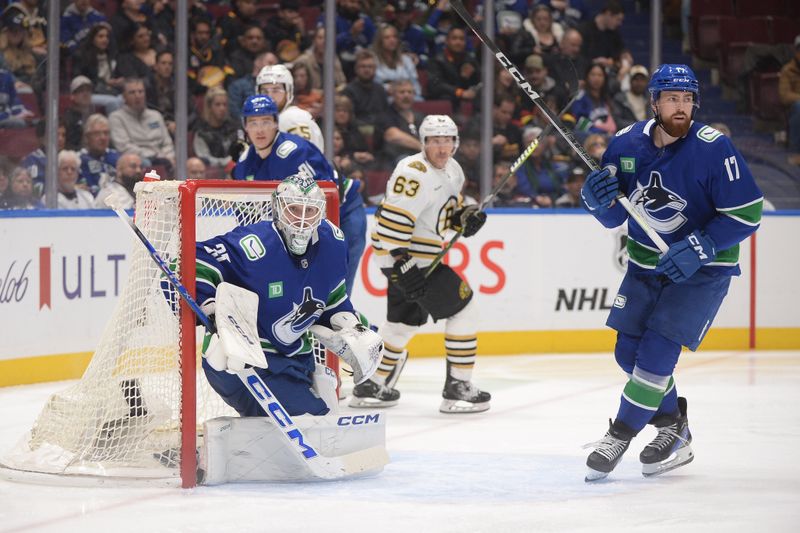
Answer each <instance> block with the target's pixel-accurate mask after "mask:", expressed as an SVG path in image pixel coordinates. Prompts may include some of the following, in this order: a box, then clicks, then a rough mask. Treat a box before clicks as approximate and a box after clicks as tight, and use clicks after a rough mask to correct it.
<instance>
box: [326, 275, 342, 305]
mask: <svg viewBox="0 0 800 533" xmlns="http://www.w3.org/2000/svg"><path fill="white" fill-rule="evenodd" d="M345 298H347V287H346V286H345V284H344V280H342V281H341V282H340V283H339V285H337V286H336V288H335V289H333V290H332V291H331V293H330V294H329V295H328V301H327V303H326V304H325V309H331V308H333V307H336V306H337V305H339V304H340V303H342V302H343V301H344V300H345Z"/></svg>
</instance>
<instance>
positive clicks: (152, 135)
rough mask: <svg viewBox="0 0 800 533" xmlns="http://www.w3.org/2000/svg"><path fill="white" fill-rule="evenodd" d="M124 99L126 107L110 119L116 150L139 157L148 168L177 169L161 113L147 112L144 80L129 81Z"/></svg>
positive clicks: (170, 141) (124, 92)
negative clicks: (155, 166) (153, 166)
mask: <svg viewBox="0 0 800 533" xmlns="http://www.w3.org/2000/svg"><path fill="white" fill-rule="evenodd" d="M122 97H123V99H124V101H125V105H123V106H122V108H120V109H118V110H116V111H114V112H113V113H111V115H110V116H109V117H108V120H109V123H110V125H111V142H113V143H114V147H115V148H116V149H117V150H119V151H120V152H132V153H135V154H138V155H139V156H140V157H141V158H142V159H143V160H146V162H145V164H147V165H148V166H150V165H151V164H152V165H167V166H174V164H175V147H174V145H173V144H172V137H170V135H169V130H167V125H166V123H165V122H164V117H163V116H162V115H161V113H159V112H158V111H156V110H154V109H147V105H146V100H145V90H144V81H143V80H141V79H136V78H130V79H126V80H125V83H124V84H123V92H122Z"/></svg>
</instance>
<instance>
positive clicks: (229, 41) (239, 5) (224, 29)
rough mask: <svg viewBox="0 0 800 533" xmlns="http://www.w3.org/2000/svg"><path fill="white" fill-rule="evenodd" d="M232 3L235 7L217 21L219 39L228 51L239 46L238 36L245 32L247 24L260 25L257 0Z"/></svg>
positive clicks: (242, 0) (238, 0)
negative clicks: (257, 16)
mask: <svg viewBox="0 0 800 533" xmlns="http://www.w3.org/2000/svg"><path fill="white" fill-rule="evenodd" d="M231 4H232V8H233V9H231V10H230V11H228V13H227V14H226V15H225V16H224V17H223V18H222V19H220V20H219V21H217V33H218V35H219V41H220V44H221V45H222V46H223V48H224V50H225V52H226V53H230V52H233V50H234V49H235V48H236V47H237V46H238V38H239V36H240V35H243V34H244V28H245V26H247V25H249V24H255V25H258V20H257V19H256V18H255V15H256V11H258V6H257V5H256V0H235V1H234V2H231Z"/></svg>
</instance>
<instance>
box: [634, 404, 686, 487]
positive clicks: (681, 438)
mask: <svg viewBox="0 0 800 533" xmlns="http://www.w3.org/2000/svg"><path fill="white" fill-rule="evenodd" d="M678 409H679V414H678V416H670V415H666V416H659V417H657V418H654V419H653V425H655V426H656V428H657V429H658V434H657V435H656V437H655V438H654V439H653V440H652V442H650V444H648V445H647V446H645V447H644V449H643V450H642V453H641V454H639V460H640V461H641V462H642V475H643V476H644V477H652V476H658V475H661V474H663V473H665V472H669V471H670V470H675V469H676V468H678V467H680V466H683V465H685V464H689V463H691V462H692V461H693V460H694V451H692V447H691V446H690V444H691V442H692V433H691V432H690V431H689V419H688V418H687V416H686V398H678Z"/></svg>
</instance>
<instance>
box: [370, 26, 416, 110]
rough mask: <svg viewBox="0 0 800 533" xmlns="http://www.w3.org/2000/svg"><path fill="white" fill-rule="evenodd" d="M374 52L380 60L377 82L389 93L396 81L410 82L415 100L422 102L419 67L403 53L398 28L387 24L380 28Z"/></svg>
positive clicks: (376, 73) (373, 46)
mask: <svg viewBox="0 0 800 533" xmlns="http://www.w3.org/2000/svg"><path fill="white" fill-rule="evenodd" d="M372 51H373V52H375V58H376V59H377V60H378V68H377V70H376V71H375V81H376V82H378V83H382V84H383V87H384V89H386V90H387V91H388V90H389V85H390V83H391V82H393V81H395V80H407V81H410V82H411V83H412V85H413V87H414V100H415V101H417V102H421V101H422V88H421V87H420V85H419V79H418V78H417V67H416V66H415V65H414V60H413V59H412V58H411V56H410V55H408V54H405V53H403V50H402V49H401V47H400V36H399V34H398V32H397V28H395V27H394V26H392V25H391V24H385V23H384V24H381V25H380V26H378V33H377V34H376V35H375V41H374V42H373V43H372Z"/></svg>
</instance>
